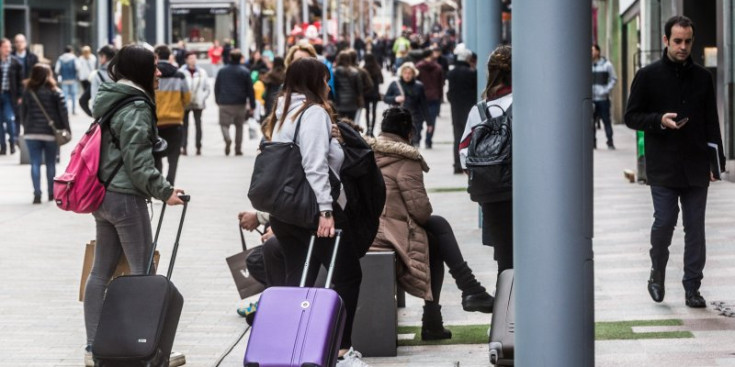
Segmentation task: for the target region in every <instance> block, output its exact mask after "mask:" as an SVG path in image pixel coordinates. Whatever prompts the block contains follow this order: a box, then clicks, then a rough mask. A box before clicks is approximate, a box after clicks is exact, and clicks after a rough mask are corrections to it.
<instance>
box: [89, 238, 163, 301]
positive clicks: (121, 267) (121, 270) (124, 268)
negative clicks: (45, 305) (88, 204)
mask: <svg viewBox="0 0 735 367" xmlns="http://www.w3.org/2000/svg"><path fill="white" fill-rule="evenodd" d="M95 244H96V241H95V240H92V241H89V243H87V246H86V248H85V249H84V264H82V278H81V279H80V280H79V302H82V301H84V290H85V288H86V287H87V278H88V277H89V273H90V272H91V271H92V263H94V247H95ZM160 257H161V255H160V254H159V253H158V250H156V252H155V254H154V255H153V262H154V263H155V266H153V273H154V274H155V273H156V268H158V259H159V258H160ZM126 274H130V266H129V265H128V260H127V259H126V258H125V254H123V255H122V256H120V262H118V263H117V268H115V273H114V274H113V275H112V277H113V278H117V277H119V276H121V275H126Z"/></svg>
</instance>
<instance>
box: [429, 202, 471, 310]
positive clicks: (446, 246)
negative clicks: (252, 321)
mask: <svg viewBox="0 0 735 367" xmlns="http://www.w3.org/2000/svg"><path fill="white" fill-rule="evenodd" d="M424 230H426V234H427V235H428V237H429V272H430V273H431V293H432V295H433V296H434V300H433V301H432V302H433V303H436V304H438V303H439V297H440V296H441V291H442V283H443V282H444V264H446V265H447V266H448V267H449V269H454V268H456V267H457V266H460V265H462V264H463V263H464V258H463V257H462V252H461V251H460V250H459V244H458V243H457V238H456V237H454V232H453V231H452V226H451V225H450V224H449V222H447V220H446V219H444V217H440V216H438V215H432V216H431V217H429V220H428V221H427V222H426V224H425V225H424ZM426 303H429V302H428V301H427V302H426Z"/></svg>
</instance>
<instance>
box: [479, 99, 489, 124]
mask: <svg viewBox="0 0 735 367" xmlns="http://www.w3.org/2000/svg"><path fill="white" fill-rule="evenodd" d="M476 106H477V112H479V113H480V121H486V120H487V118H488V116H487V103H485V101H480V102H477V104H476Z"/></svg>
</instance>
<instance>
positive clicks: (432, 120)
mask: <svg viewBox="0 0 735 367" xmlns="http://www.w3.org/2000/svg"><path fill="white" fill-rule="evenodd" d="M426 104H427V105H428V106H429V116H427V117H426V146H427V147H429V148H431V138H432V137H433V136H434V126H436V117H437V116H439V108H440V107H441V105H442V101H441V100H437V101H428V102H427V103H426Z"/></svg>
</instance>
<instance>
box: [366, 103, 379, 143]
mask: <svg viewBox="0 0 735 367" xmlns="http://www.w3.org/2000/svg"><path fill="white" fill-rule="evenodd" d="M365 102H366V106H365V125H366V127H367V131H365V133H366V134H367V135H370V136H373V130H375V118H376V117H377V109H378V100H377V99H376V100H367V101H365Z"/></svg>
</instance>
